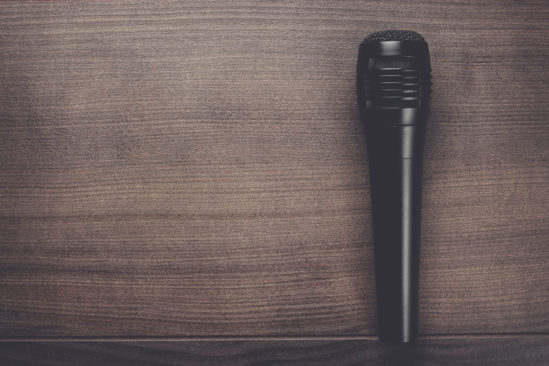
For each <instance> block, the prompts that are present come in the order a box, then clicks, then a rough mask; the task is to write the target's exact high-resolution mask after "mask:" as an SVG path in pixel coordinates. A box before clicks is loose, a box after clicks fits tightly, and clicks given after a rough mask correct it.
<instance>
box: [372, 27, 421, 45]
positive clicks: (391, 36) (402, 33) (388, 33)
mask: <svg viewBox="0 0 549 366" xmlns="http://www.w3.org/2000/svg"><path fill="white" fill-rule="evenodd" d="M379 41H385V42H387V41H418V42H425V39H424V38H423V36H422V35H421V34H419V33H417V32H414V31H408V30H384V31H379V32H374V33H372V34H370V35H369V36H367V37H366V38H364V40H363V41H362V43H365V42H379Z"/></svg>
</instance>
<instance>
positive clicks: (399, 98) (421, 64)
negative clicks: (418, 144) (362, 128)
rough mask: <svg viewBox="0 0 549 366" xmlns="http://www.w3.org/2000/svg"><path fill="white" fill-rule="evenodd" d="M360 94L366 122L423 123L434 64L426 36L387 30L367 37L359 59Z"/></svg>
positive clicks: (362, 111)
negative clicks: (432, 63)
mask: <svg viewBox="0 0 549 366" xmlns="http://www.w3.org/2000/svg"><path fill="white" fill-rule="evenodd" d="M357 95H358V102H359V107H360V111H361V116H362V117H363V119H364V120H365V122H366V123H373V122H379V123H385V124H387V123H390V124H391V125H416V124H421V123H424V121H425V120H426V118H427V114H428V109H429V103H430V99H431V64H430V59H429V47H428V45H427V42H425V39H424V38H423V36H422V35H421V34H419V33H417V32H413V31H407V30H385V31H380V32H374V33H372V34H370V35H369V36H367V37H366V38H364V40H363V41H362V43H361V44H360V48H359V54H358V62H357ZM372 117H375V118H372Z"/></svg>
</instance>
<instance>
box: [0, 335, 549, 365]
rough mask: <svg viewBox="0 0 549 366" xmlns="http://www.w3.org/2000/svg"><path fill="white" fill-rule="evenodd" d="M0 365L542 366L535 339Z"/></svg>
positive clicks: (182, 352)
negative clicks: (365, 365)
mask: <svg viewBox="0 0 549 366" xmlns="http://www.w3.org/2000/svg"><path fill="white" fill-rule="evenodd" d="M0 351H1V352H0V361H2V362H3V364H6V365H9V366H23V365H34V364H35V363H34V362H35V361H36V360H40V365H44V366H46V365H56V366H57V365H75V364H78V365H82V366H88V365H89V366H91V365H101V366H109V365H132V366H134V365H181V364H185V365H186V366H216V365H223V366H236V365H238V366H244V365H248V366H250V365H261V366H267V365H273V366H275V365H276V366H286V365H287V366H289V365H300V366H307V365H315V366H322V365H341V366H343V365H364V364H367V365H383V366H402V365H408V366H440V365H497V366H511V365H513V366H516V365H527V366H544V365H547V361H548V360H549V347H548V346H547V339H543V338H540V337H519V338H514V337H512V338H477V339H428V340H422V341H421V342H420V343H419V344H417V345H415V346H413V347H412V346H394V345H386V344H385V345H384V344H382V343H378V342H377V341H374V340H370V341H367V340H362V341H359V340H355V341H341V340H340V341H321V340H317V341H312V340H310V341H305V340H298V341H296V340H292V341H280V340H279V341H274V340H273V341H267V340H263V341H257V340H256V341H254V340H247V341H246V340H240V341H184V342H177V341H164V342H154V341H145V342H139V341H132V342H128V341H122V342H113V341H106V342H90V341H84V342H74V341H73V342H7V343H5V342H4V343H0Z"/></svg>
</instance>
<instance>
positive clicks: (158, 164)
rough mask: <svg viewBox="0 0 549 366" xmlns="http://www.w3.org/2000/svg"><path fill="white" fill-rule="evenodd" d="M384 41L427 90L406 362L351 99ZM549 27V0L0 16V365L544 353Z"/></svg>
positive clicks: (424, 360)
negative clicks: (404, 36)
mask: <svg viewBox="0 0 549 366" xmlns="http://www.w3.org/2000/svg"><path fill="white" fill-rule="evenodd" d="M382 29H412V30H416V31H418V32H420V33H422V34H423V35H424V36H425V37H426V39H427V40H428V42H429V44H430V48H431V60H432V67H433V81H434V92H433V101H432V109H433V112H432V116H431V119H430V121H429V126H428V129H427V140H426V146H425V168H424V196H423V211H422V215H423V223H422V225H423V226H422V256H421V279H420V287H421V290H420V297H421V300H420V332H421V335H422V339H421V341H420V343H419V345H418V346H415V347H404V348H392V347H388V346H384V345H380V344H379V343H378V342H377V341H376V338H375V336H376V318H375V297H374V292H375V288H374V277H373V276H374V270H373V258H372V256H373V247H372V238H371V227H370V225H371V222H370V219H371V217H370V199H369V179H368V164H367V153H366V145H365V138H364V131H363V129H362V126H361V124H360V122H359V118H358V110H357V105H356V100H355V86H354V79H355V65H356V54H357V49H358V44H359V43H360V41H361V40H362V38H363V37H365V36H366V35H368V34H369V33H371V32H373V31H376V30H382ZM548 39H549V5H548V3H547V2H546V1H511V0H508V1H497V2H496V1H488V0H486V1H458V0H455V1H413V2H412V1H389V0H382V1H314V2H313V1H230V2H229V1H207V2H206V1H123V2H110V1H56V2H53V1H37V2H34V1H33V2H16V1H7V2H2V3H0V172H1V173H0V361H1V362H2V364H8V365H27V364H33V363H34V362H37V360H40V362H42V364H75V363H81V364H103V365H106V364H125V363H128V364H130V363H131V364H136V363H137V364H139V363H143V364H153V363H158V364H172V363H173V364H176V363H178V362H182V360H185V362H184V364H187V365H194V364H196V365H217V364H235V365H249V364H254V365H255V364H261V365H271V364H272V365H285V364H292V365H296V364H311V365H313V364H314V365H320V364H322V365H324V364H334V365H336V364H337V365H344V364H345V365H346V364H356V363H363V362H364V361H370V362H371V363H373V364H377V363H379V364H389V362H393V363H394V364H401V363H410V362H411V361H410V360H415V361H414V362H416V361H417V364H421V365H437V364H451V363H452V362H456V363H460V364H485V365H486V364H494V365H496V364H497V365H507V364H509V365H510V364H520V365H544V364H548V363H549V245H548V237H549V224H548V223H549V103H547V93H548V87H547V85H549V63H548V60H549V42H548ZM77 361H78V362H77ZM86 362H87V363H86Z"/></svg>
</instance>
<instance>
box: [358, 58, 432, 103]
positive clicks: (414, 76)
mask: <svg viewBox="0 0 549 366" xmlns="http://www.w3.org/2000/svg"><path fill="white" fill-rule="evenodd" d="M406 66H408V65H406ZM406 66H405V67H371V68H368V69H367V70H366V71H365V72H364V74H363V78H364V79H363V80H364V83H363V87H364V98H365V100H366V106H367V107H377V108H383V109H385V108H387V109H393V108H395V109H396V108H418V106H419V100H420V97H421V92H422V90H421V89H422V86H421V78H420V74H419V71H418V70H417V69H414V68H412V67H406Z"/></svg>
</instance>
